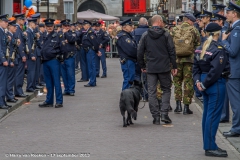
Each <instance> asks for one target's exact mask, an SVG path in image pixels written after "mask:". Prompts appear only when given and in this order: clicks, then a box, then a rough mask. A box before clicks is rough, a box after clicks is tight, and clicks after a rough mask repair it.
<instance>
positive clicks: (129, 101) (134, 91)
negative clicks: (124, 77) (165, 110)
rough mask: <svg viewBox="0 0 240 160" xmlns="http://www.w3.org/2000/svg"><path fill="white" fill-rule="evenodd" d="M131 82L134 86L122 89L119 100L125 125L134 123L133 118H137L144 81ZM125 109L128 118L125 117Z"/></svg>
mask: <svg viewBox="0 0 240 160" xmlns="http://www.w3.org/2000/svg"><path fill="white" fill-rule="evenodd" d="M129 83H130V84H131V85H132V86H131V87H130V88H128V89H125V90H123V91H122V93H121V97H120V102H119V107H120V111H121V114H122V116H123V127H127V125H130V124H133V122H132V118H133V119H134V120H137V111H138V104H139V102H140V100H141V89H142V82H140V81H136V80H134V82H129ZM125 111H127V113H128V116H127V120H126V118H125ZM131 116H132V118H131Z"/></svg>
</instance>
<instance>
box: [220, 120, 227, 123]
mask: <svg viewBox="0 0 240 160" xmlns="http://www.w3.org/2000/svg"><path fill="white" fill-rule="evenodd" d="M219 123H229V120H220V122H219Z"/></svg>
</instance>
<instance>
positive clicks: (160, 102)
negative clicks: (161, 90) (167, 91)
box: [158, 99, 162, 111]
mask: <svg viewBox="0 0 240 160" xmlns="http://www.w3.org/2000/svg"><path fill="white" fill-rule="evenodd" d="M158 106H159V111H161V108H162V99H158Z"/></svg>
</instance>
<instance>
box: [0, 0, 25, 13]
mask: <svg viewBox="0 0 240 160" xmlns="http://www.w3.org/2000/svg"><path fill="white" fill-rule="evenodd" d="M22 5H23V0H0V14H9V16H12V14H13V13H21V12H22Z"/></svg>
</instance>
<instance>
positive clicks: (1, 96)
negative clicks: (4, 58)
mask: <svg viewBox="0 0 240 160" xmlns="http://www.w3.org/2000/svg"><path fill="white" fill-rule="evenodd" d="M7 70H8V67H5V66H3V65H2V64H0V80H1V83H0V106H4V105H5V104H6V102H5V93H6V89H7Z"/></svg>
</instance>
